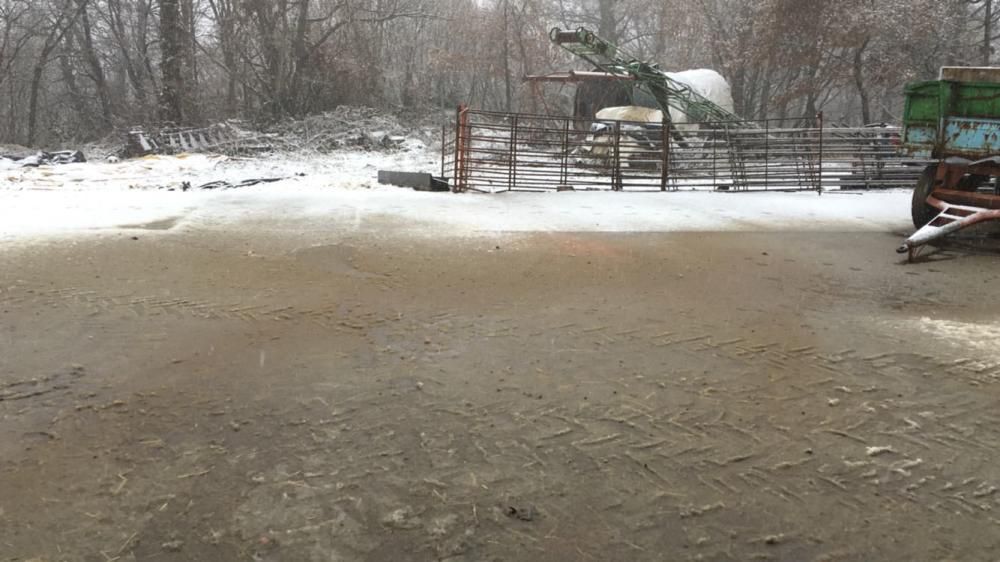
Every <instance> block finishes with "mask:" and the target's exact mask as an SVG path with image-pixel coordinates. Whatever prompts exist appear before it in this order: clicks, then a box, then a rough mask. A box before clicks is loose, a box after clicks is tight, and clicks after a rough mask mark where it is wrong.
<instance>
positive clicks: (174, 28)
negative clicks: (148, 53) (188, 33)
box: [159, 0, 184, 124]
mask: <svg viewBox="0 0 1000 562" xmlns="http://www.w3.org/2000/svg"><path fill="white" fill-rule="evenodd" d="M159 3H160V51H161V55H162V61H161V63H160V68H161V71H162V73H163V84H162V86H161V88H160V119H161V120H163V121H166V122H169V123H175V124H180V123H183V122H184V110H183V104H182V95H183V94H182V92H183V91H184V72H183V68H182V66H181V63H182V56H183V54H182V52H181V51H182V48H183V47H182V45H181V41H182V38H183V33H184V30H183V29H182V27H181V25H182V24H181V16H180V5H179V4H178V0H159Z"/></svg>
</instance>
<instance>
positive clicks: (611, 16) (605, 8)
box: [597, 0, 618, 43]
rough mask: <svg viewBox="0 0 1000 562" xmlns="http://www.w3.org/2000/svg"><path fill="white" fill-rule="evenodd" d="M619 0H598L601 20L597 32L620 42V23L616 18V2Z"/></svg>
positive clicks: (610, 39)
mask: <svg viewBox="0 0 1000 562" xmlns="http://www.w3.org/2000/svg"><path fill="white" fill-rule="evenodd" d="M616 1H617V0H597V11H598V14H599V16H600V21H599V22H598V24H597V34H598V35H600V36H601V37H603V38H604V39H607V40H608V41H611V42H612V43H617V42H618V23H617V21H616V20H615V2H616Z"/></svg>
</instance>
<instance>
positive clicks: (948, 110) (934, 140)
mask: <svg viewBox="0 0 1000 562" xmlns="http://www.w3.org/2000/svg"><path fill="white" fill-rule="evenodd" d="M976 78H978V79H980V80H982V79H983V78H984V76H982V75H980V76H976ZM903 127H904V130H903V139H902V144H903V149H904V150H905V151H906V152H907V153H908V154H910V155H912V156H920V157H929V158H935V159H946V158H950V157H960V158H966V159H969V160H980V159H983V158H987V157H990V156H995V155H998V154H1000V83H995V82H986V81H975V82H963V81H957V80H935V81H931V82H920V83H917V84H911V85H909V86H907V87H906V106H905V109H904V112H903Z"/></svg>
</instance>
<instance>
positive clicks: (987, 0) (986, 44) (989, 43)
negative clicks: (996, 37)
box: [980, 0, 993, 66]
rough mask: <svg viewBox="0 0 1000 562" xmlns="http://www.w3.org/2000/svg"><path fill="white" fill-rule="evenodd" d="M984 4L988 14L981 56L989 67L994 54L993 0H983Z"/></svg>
mask: <svg viewBox="0 0 1000 562" xmlns="http://www.w3.org/2000/svg"><path fill="white" fill-rule="evenodd" d="M983 3H984V6H983V10H984V11H985V12H986V14H985V16H984V19H983V44H982V47H981V48H980V53H981V55H980V56H981V57H982V64H983V66H989V65H990V59H991V58H992V54H993V0H983Z"/></svg>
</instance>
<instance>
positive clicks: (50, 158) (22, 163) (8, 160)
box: [0, 150, 87, 168]
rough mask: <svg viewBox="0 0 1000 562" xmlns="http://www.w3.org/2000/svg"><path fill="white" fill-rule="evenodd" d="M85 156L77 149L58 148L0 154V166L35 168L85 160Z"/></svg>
mask: <svg viewBox="0 0 1000 562" xmlns="http://www.w3.org/2000/svg"><path fill="white" fill-rule="evenodd" d="M86 161H87V158H86V156H84V155H83V153H82V152H80V151H79V150H59V151H56V152H36V153H34V154H31V155H27V156H25V155H23V154H10V155H7V154H0V168H5V167H21V168H37V167H39V166H52V165H56V164H76V163H79V162H86Z"/></svg>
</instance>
